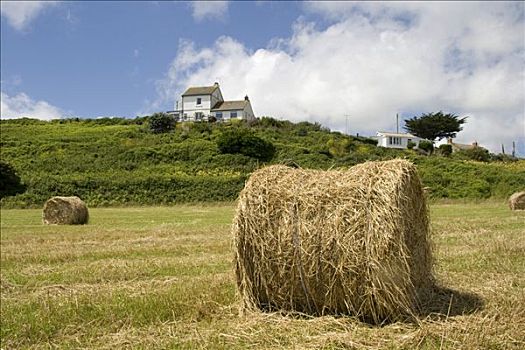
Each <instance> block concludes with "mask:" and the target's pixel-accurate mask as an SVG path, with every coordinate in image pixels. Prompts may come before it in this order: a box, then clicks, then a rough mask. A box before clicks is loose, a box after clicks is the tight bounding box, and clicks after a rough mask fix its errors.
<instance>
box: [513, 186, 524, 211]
mask: <svg viewBox="0 0 525 350" xmlns="http://www.w3.org/2000/svg"><path fill="white" fill-rule="evenodd" d="M509 206H510V209H511V210H525V191H521V192H516V193H514V194H513V195H512V196H510V198H509Z"/></svg>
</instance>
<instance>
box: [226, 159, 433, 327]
mask: <svg viewBox="0 0 525 350" xmlns="http://www.w3.org/2000/svg"><path fill="white" fill-rule="evenodd" d="M428 227H429V220H428V209H427V204H426V200H425V196H424V192H423V189H422V186H421V181H420V178H419V176H418V174H417V171H416V168H415V166H414V165H413V164H411V163H410V162H408V161H405V160H391V161H385V162H367V163H364V164H360V165H357V166H354V167H352V168H350V169H349V170H344V171H320V170H303V169H292V168H289V167H286V166H281V165H276V166H270V167H266V168H263V169H261V170H258V171H256V172H254V173H253V174H252V176H251V177H250V179H249V181H248V182H247V183H246V186H245V188H244V189H243V191H242V192H241V194H240V198H239V203H238V206H237V211H236V215H235V218H234V223H233V235H234V249H235V268H236V278H237V286H238V290H239V292H240V294H241V297H242V299H243V303H244V307H245V308H247V309H251V310H256V309H259V310H269V311H272V310H273V311H287V312H288V311H290V312H300V313H306V314H310V315H326V314H335V315H337V314H346V315H355V316H357V317H360V318H362V319H364V320H367V321H369V322H373V323H380V322H383V321H385V320H396V319H401V318H405V317H406V316H408V315H414V314H415V312H416V311H417V306H418V300H420V299H419V298H420V297H422V296H423V295H426V294H427V292H428V291H430V289H431V287H432V286H433V277H432V258H431V244H430V238H429V228H428Z"/></svg>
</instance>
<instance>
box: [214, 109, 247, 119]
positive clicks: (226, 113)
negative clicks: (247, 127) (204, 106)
mask: <svg viewBox="0 0 525 350" xmlns="http://www.w3.org/2000/svg"><path fill="white" fill-rule="evenodd" d="M221 113H222V114H221ZM234 113H236V116H233V117H232V114H234ZM213 115H214V117H215V118H216V119H217V120H230V119H242V118H244V111H243V110H242V109H239V110H236V111H219V112H213Z"/></svg>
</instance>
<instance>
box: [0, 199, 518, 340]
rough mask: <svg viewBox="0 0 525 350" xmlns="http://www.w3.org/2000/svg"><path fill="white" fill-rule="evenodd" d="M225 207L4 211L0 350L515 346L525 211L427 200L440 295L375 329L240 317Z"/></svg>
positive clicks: (343, 321)
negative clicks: (60, 216)
mask: <svg viewBox="0 0 525 350" xmlns="http://www.w3.org/2000/svg"><path fill="white" fill-rule="evenodd" d="M233 214H234V207H233V205H206V206H174V207H143V208H94V209H91V210H90V222H89V224H88V225H85V226H44V225H42V224H41V211H40V210H29V209H28V210H2V213H1V325H0V326H1V341H2V345H1V348H2V349H17V348H23V349H26V348H31V349H49V348H61V349H67V348H100V349H115V348H136V349H152V348H174V349H179V348H182V349H189V348H215V349H243V348H258V349H270V348H271V349H275V348H277V349H279V348H282V349H284V348H310V349H319V348H320V349H341V348H350V349H352V348H357V349H361V348H363V349H375V348H387V349H397V348H406V349H412V348H420V349H439V348H445V349H480V348H488V349H508V348H511V349H512V348H514V349H522V348H524V347H525V292H524V291H525V212H511V211H510V210H508V208H507V207H505V206H504V205H503V204H501V203H496V202H481V203H461V204H459V203H450V204H443V203H438V204H433V205H432V206H431V216H432V226H433V236H432V239H433V242H434V245H435V260H436V261H435V272H436V276H437V279H438V281H439V282H440V285H441V286H442V290H441V294H440V295H436V298H435V299H434V300H433V301H432V303H431V305H429V306H428V307H427V309H426V310H427V312H426V313H425V314H423V315H421V316H420V319H419V322H418V323H395V324H390V325H386V326H383V327H371V326H369V325H367V324H364V323H361V322H359V321H356V320H354V319H352V318H350V317H340V318H333V317H321V318H313V319H309V318H291V317H284V316H280V315H276V314H243V313H240V312H239V306H240V303H239V300H238V299H237V296H236V291H235V281H234V277H233V273H232V264H231V263H232V256H233V255H232V253H231V235H230V223H231V219H232V217H233ZM451 297H452V300H451ZM431 311H432V312H434V313H432V312H431ZM447 314H448V316H447Z"/></svg>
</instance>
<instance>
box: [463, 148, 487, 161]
mask: <svg viewBox="0 0 525 350" xmlns="http://www.w3.org/2000/svg"><path fill="white" fill-rule="evenodd" d="M456 157H458V158H460V159H467V160H476V161H478V162H488V161H490V153H489V151H488V150H487V149H485V148H483V147H474V148H470V149H465V150H461V151H458V152H457V153H456Z"/></svg>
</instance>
